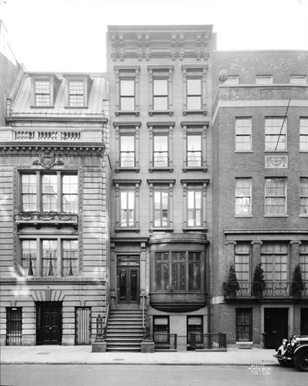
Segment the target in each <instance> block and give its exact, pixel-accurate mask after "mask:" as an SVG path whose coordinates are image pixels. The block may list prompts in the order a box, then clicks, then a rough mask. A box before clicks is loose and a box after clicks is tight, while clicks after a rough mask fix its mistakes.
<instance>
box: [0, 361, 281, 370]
mask: <svg viewBox="0 0 308 386" xmlns="http://www.w3.org/2000/svg"><path fill="white" fill-rule="evenodd" d="M1 365H38V366H42V365H48V366H51V365H56V366H60V365H63V366H65V365H66V366H72V365H83V366H99V365H101V366H104V365H107V366H111V365H113V366H123V365H124V366H241V367H243V366H246V367H248V368H249V367H251V366H256V365H258V366H260V367H270V366H276V365H277V366H279V363H258V364H252V363H224V362H221V363H204V362H195V363H179V362H178V363H166V362H162V363H160V362H157V363H153V362H151V363H144V362H142V363H140V362H134V363H132V362H129V363H125V362H123V361H121V362H119V361H115V362H102V363H98V362H94V363H91V362H17V361H16V362H5V361H2V362H1Z"/></svg>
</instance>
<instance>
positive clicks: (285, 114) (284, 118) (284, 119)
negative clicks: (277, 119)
mask: <svg viewBox="0 0 308 386" xmlns="http://www.w3.org/2000/svg"><path fill="white" fill-rule="evenodd" d="M290 103H291V99H289V103H288V105H287V108H286V112H285V113H284V117H283V121H282V125H281V129H280V133H279V135H278V139H277V143H276V146H275V150H277V147H278V143H279V140H280V137H281V133H282V130H283V126H284V123H285V121H286V118H287V114H288V110H289V106H290Z"/></svg>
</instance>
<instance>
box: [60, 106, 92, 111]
mask: <svg viewBox="0 0 308 386" xmlns="http://www.w3.org/2000/svg"><path fill="white" fill-rule="evenodd" d="M64 108H65V109H68V110H69V109H77V110H87V109H88V106H64Z"/></svg>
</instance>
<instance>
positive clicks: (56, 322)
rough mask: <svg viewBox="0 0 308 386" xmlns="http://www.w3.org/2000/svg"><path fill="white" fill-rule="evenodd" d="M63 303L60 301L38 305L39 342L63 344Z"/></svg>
mask: <svg viewBox="0 0 308 386" xmlns="http://www.w3.org/2000/svg"><path fill="white" fill-rule="evenodd" d="M61 340H62V304H61V303H59V302H50V303H47V302H46V303H40V304H38V305H37V344H61Z"/></svg>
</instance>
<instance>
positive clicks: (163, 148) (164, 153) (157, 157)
mask: <svg viewBox="0 0 308 386" xmlns="http://www.w3.org/2000/svg"><path fill="white" fill-rule="evenodd" d="M153 142H154V150H153V166H154V168H160V167H168V166H169V151H168V147H169V146H168V142H169V138H168V135H167V134H165V135H159V134H155V135H154V141H153Z"/></svg>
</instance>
